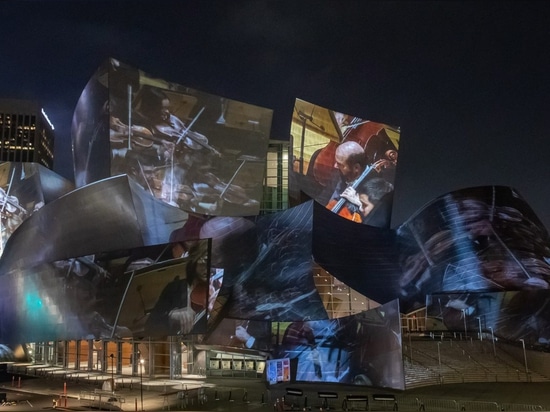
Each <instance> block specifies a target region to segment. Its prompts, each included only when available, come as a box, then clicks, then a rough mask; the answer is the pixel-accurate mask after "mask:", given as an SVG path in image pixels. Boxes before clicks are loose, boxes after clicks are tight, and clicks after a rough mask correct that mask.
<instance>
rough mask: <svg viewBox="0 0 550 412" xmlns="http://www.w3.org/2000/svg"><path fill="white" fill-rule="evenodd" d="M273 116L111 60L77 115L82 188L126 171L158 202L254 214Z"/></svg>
mask: <svg viewBox="0 0 550 412" xmlns="http://www.w3.org/2000/svg"><path fill="white" fill-rule="evenodd" d="M271 118H272V111H271V110H269V109H264V108H262V107H258V106H253V105H250V104H247V103H242V102H237V101H235V100H230V99H226V98H223V97H219V96H214V95H210V94H207V93H203V92H199V91H197V90H194V89H190V88H188V87H184V86H181V85H178V84H175V83H170V82H167V81H164V80H161V79H156V78H152V77H150V76H148V75H146V74H144V73H143V72H141V71H139V70H136V69H134V68H131V67H128V66H126V65H124V64H122V63H120V62H118V61H117V60H114V59H110V60H109V61H108V62H107V63H106V64H104V65H103V66H102V67H101V68H100V69H99V70H98V71H97V72H96V74H95V75H94V76H93V77H92V79H91V80H90V81H89V83H88V85H87V86H86V88H85V89H84V91H83V93H82V95H81V97H80V100H79V102H78V105H77V108H76V110H75V115H74V118H73V128H72V135H73V140H74V144H75V146H76V147H79V148H80V149H79V150H75V151H74V152H75V153H79V157H78V158H76V159H75V176H76V181H77V185H79V186H82V185H85V184H88V183H91V182H93V181H96V180H100V179H103V178H105V177H108V176H114V175H118V174H128V176H130V178H131V179H133V180H135V181H136V182H138V183H139V184H140V185H141V187H142V188H143V190H144V191H146V192H147V193H149V194H150V195H152V196H153V197H155V198H157V199H159V200H160V201H162V202H165V203H167V204H170V205H172V206H175V207H178V208H180V209H182V210H185V211H188V212H196V213H200V214H207V215H225V216H245V215H256V214H258V212H259V205H260V199H261V196H262V180H263V175H264V170H265V161H266V153H267V145H268V139H269V131H270V129H271ZM92 159H93V161H92Z"/></svg>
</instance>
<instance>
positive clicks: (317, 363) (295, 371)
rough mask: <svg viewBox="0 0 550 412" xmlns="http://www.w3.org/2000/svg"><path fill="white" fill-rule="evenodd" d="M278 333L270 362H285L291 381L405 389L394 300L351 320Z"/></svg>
mask: <svg viewBox="0 0 550 412" xmlns="http://www.w3.org/2000/svg"><path fill="white" fill-rule="evenodd" d="M280 330H281V334H282V337H281V341H280V345H279V347H278V348H277V349H278V350H277V353H276V354H275V357H276V358H289V359H290V367H291V376H294V377H295V378H294V380H296V381H308V382H338V383H346V384H354V385H366V386H377V387H388V388H395V389H403V388H404V376H403V367H402V362H401V356H402V353H401V330H400V320H399V305H398V303H397V301H396V300H394V301H392V302H389V303H387V304H385V305H382V306H380V307H378V308H376V309H371V310H369V311H365V312H362V313H360V314H357V315H354V316H348V317H343V318H338V319H331V320H322V321H305V322H292V323H290V324H286V325H285V324H281V326H280ZM293 365H294V366H293Z"/></svg>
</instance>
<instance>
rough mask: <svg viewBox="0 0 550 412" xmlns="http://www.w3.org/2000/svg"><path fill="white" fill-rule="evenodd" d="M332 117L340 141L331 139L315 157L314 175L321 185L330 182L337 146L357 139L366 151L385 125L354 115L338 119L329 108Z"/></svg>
mask: <svg viewBox="0 0 550 412" xmlns="http://www.w3.org/2000/svg"><path fill="white" fill-rule="evenodd" d="M329 114H330V118H331V120H332V123H333V124H334V127H335V129H336V132H337V134H338V138H339V142H335V141H333V140H331V141H330V142H328V144H327V145H326V146H325V147H324V148H322V149H321V150H320V151H319V152H318V153H317V154H314V156H315V158H314V159H313V169H312V170H313V177H314V178H315V180H316V181H317V182H318V183H319V184H320V185H321V186H327V184H329V183H330V180H331V175H332V170H333V169H334V163H335V154H336V148H337V147H338V146H339V145H340V144H341V143H344V142H346V141H355V142H357V143H359V144H360V145H361V147H362V148H363V150H365V151H366V148H367V145H368V142H369V140H370V138H371V137H372V136H374V135H376V134H378V133H379V132H380V131H381V130H382V129H383V128H384V125H383V124H381V123H375V122H371V121H370V120H363V119H361V118H359V117H353V118H351V120H350V121H349V122H347V121H346V120H345V119H346V118H347V116H346V115H343V117H342V119H343V120H341V119H337V118H336V114H335V112H334V111H332V110H329Z"/></svg>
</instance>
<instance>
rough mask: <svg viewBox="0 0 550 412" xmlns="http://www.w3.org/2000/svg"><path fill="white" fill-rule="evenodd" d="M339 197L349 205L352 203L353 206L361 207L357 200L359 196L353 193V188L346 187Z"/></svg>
mask: <svg viewBox="0 0 550 412" xmlns="http://www.w3.org/2000/svg"><path fill="white" fill-rule="evenodd" d="M341 196H342V197H343V198H344V199H346V200H347V201H349V202H350V203H353V204H354V205H357V206H361V201H360V200H359V195H358V194H357V192H356V191H355V189H354V188H353V187H351V186H350V187H347V188H346V190H344V191H343V192H342V194H341Z"/></svg>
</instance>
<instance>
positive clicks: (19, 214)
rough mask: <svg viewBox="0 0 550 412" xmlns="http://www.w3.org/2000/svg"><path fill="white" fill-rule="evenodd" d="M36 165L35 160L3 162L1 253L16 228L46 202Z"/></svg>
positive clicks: (0, 176)
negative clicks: (30, 161) (32, 161)
mask: <svg viewBox="0 0 550 412" xmlns="http://www.w3.org/2000/svg"><path fill="white" fill-rule="evenodd" d="M37 168H38V165H37V164H33V163H13V162H4V163H0V216H1V219H0V236H1V239H0V256H1V255H2V253H3V252H4V246H5V245H6V242H7V240H8V239H9V238H10V236H11V235H12V234H13V232H15V230H16V229H17V228H18V227H19V226H20V225H21V223H23V221H24V220H26V219H27V218H29V217H30V216H31V215H32V214H33V213H34V212H35V211H36V210H38V209H40V208H41V207H42V206H44V195H43V193H42V187H41V182H40V175H39V171H38V169H37Z"/></svg>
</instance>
